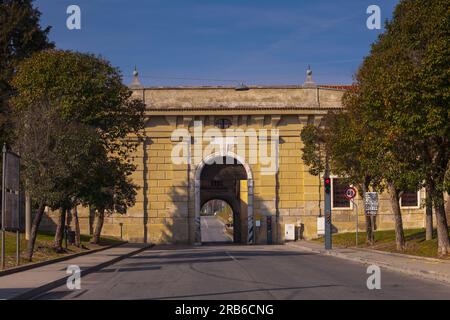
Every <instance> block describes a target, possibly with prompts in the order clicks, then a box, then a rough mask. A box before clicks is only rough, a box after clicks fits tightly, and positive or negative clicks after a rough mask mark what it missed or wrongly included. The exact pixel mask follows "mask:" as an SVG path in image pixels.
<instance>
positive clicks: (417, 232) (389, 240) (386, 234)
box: [314, 229, 450, 259]
mask: <svg viewBox="0 0 450 320" xmlns="http://www.w3.org/2000/svg"><path fill="white" fill-rule="evenodd" d="M449 235H450V230H449ZM405 237H406V246H407V248H406V251H404V252H399V251H397V249H396V247H395V231H394V230H387V231H376V232H375V245H374V246H368V245H367V244H366V233H365V232H359V234H358V244H359V247H361V248H370V249H375V250H381V251H388V252H397V253H405V254H410V255H416V256H422V257H432V258H437V257H438V255H437V249H438V245H437V235H436V231H435V232H434V237H433V240H430V241H426V240H425V230H424V229H409V230H405ZM314 241H319V242H323V241H324V239H323V238H320V239H317V240H314ZM355 241H356V234H355V233H354V232H352V233H341V234H334V235H333V245H336V246H339V247H345V248H350V247H355ZM447 259H450V257H448V258H447Z"/></svg>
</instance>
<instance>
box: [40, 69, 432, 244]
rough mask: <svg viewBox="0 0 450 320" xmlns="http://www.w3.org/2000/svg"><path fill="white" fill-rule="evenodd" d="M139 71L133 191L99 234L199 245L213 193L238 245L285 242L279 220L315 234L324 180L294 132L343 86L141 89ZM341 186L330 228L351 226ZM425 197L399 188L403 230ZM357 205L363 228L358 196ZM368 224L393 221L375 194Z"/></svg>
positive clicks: (82, 213) (418, 222) (418, 220)
mask: <svg viewBox="0 0 450 320" xmlns="http://www.w3.org/2000/svg"><path fill="white" fill-rule="evenodd" d="M137 77H138V75H137V73H135V80H134V82H133V84H132V85H131V89H132V90H133V97H134V98H139V99H142V100H143V101H145V103H146V105H147V112H146V126H145V132H144V133H143V138H142V140H141V142H140V146H139V149H138V151H137V152H136V154H135V155H134V157H133V161H134V163H135V164H136V166H137V170H136V171H135V172H134V174H133V176H132V178H133V181H134V182H135V183H136V184H138V185H139V186H140V188H139V190H138V191H137V192H138V196H137V202H136V204H135V206H134V207H132V208H129V210H128V212H127V214H126V215H118V214H112V215H110V216H108V217H106V219H105V224H104V228H103V234H104V235H110V236H117V237H119V236H121V237H123V238H124V239H126V240H129V241H133V242H152V243H190V244H200V243H201V242H202V239H201V233H200V211H201V208H202V206H203V205H204V204H205V203H206V202H208V201H209V200H212V199H220V200H223V201H226V202H227V203H228V204H229V205H230V207H231V208H232V209H233V215H234V221H235V225H234V227H235V228H234V229H235V234H234V241H235V242H237V243H243V244H244V243H245V244H266V243H283V242H284V241H285V238H286V236H285V235H286V230H287V228H286V225H294V226H295V227H298V229H299V230H300V232H301V233H302V236H303V237H305V238H306V239H310V238H316V237H318V236H319V235H320V229H321V222H322V220H321V216H322V215H323V207H324V204H323V190H322V187H321V180H322V178H321V177H316V176H312V175H310V174H309V172H308V167H307V166H306V165H305V164H304V163H303V161H302V159H301V157H302V152H301V149H302V147H303V144H302V141H301V138H300V132H301V130H302V128H303V127H304V126H305V125H307V124H308V123H313V124H315V125H320V122H321V120H322V118H323V116H324V115H326V114H327V113H328V112H329V111H338V110H341V109H342V96H343V94H344V93H345V90H346V89H348V88H347V87H345V86H318V85H316V84H315V83H314V82H313V81H312V74H311V72H310V71H309V72H308V78H307V81H306V82H305V83H304V84H303V85H299V86H266V87H262V86H261V87H259V86H253V87H245V86H241V87H238V88H234V87H173V88H167V87H164V88H160V87H153V88H144V87H142V86H141V85H140V83H139V80H138V78H137ZM346 187H347V186H345V185H343V184H342V183H341V180H339V177H333V178H332V194H333V197H332V213H333V229H334V231H335V232H350V231H354V230H355V228H356V210H355V209H356V208H354V207H353V205H352V204H351V203H350V202H349V201H348V200H346V199H345V197H344V191H345V189H346ZM424 197H425V194H424V192H422V191H420V192H409V193H407V194H405V196H404V198H403V199H402V211H403V219H404V226H405V228H419V227H423V226H424V223H425V209H424V208H423V205H422V204H423V203H424ZM356 202H357V204H358V207H359V209H360V210H359V229H360V230H361V231H364V230H365V222H364V215H363V212H362V200H361V198H360V197H359V196H358V197H357V199H356ZM78 212H79V217H80V223H81V231H82V233H86V234H89V233H91V232H92V228H93V221H94V217H93V212H90V211H89V210H88V208H79V209H78ZM50 220H51V219H50ZM50 220H47V223H50ZM376 226H377V229H392V228H393V227H394V217H393V215H392V212H391V206H390V202H389V197H388V196H387V195H381V196H380V207H379V214H378V216H377V217H376Z"/></svg>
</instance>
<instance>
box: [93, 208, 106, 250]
mask: <svg viewBox="0 0 450 320" xmlns="http://www.w3.org/2000/svg"><path fill="white" fill-rule="evenodd" d="M96 220H97V221H96V224H95V230H94V235H93V236H92V240H91V243H94V244H99V242H100V236H101V234H102V228H103V222H104V220H105V210H104V209H102V210H98V212H97V215H96Z"/></svg>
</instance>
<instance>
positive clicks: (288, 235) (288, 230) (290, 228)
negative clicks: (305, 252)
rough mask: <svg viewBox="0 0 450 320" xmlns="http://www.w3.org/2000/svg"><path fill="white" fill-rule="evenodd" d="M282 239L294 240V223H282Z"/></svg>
mask: <svg viewBox="0 0 450 320" xmlns="http://www.w3.org/2000/svg"><path fill="white" fill-rule="evenodd" d="M284 239H285V240H286V241H295V225H293V224H285V225H284Z"/></svg>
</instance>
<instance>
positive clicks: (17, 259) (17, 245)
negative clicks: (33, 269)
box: [16, 229, 20, 266]
mask: <svg viewBox="0 0 450 320" xmlns="http://www.w3.org/2000/svg"><path fill="white" fill-rule="evenodd" d="M19 264H20V231H19V229H17V230H16V266H18V265H19Z"/></svg>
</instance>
